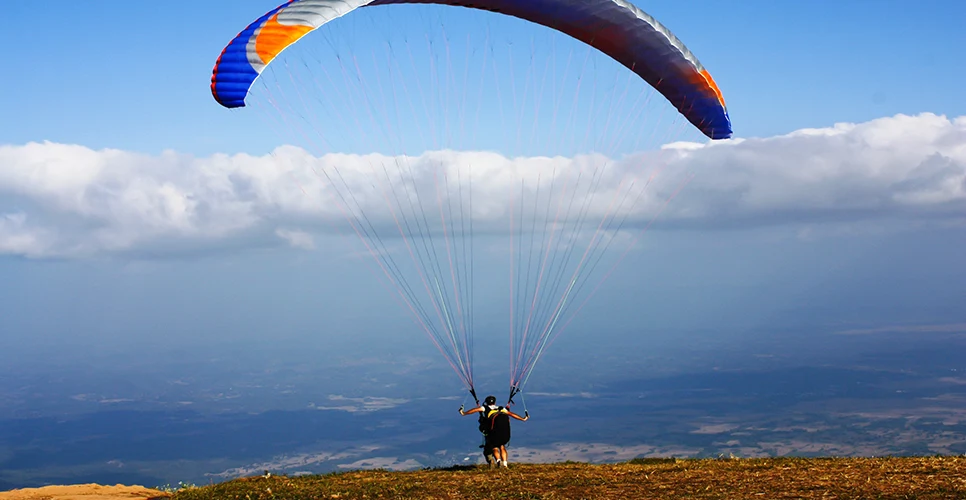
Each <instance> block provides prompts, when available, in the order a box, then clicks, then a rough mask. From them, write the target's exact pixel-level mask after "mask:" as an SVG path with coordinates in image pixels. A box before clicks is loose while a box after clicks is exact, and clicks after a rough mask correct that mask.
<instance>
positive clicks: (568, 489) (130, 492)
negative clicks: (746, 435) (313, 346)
mask: <svg viewBox="0 0 966 500" xmlns="http://www.w3.org/2000/svg"><path fill="white" fill-rule="evenodd" d="M154 496H172V498H171V500H211V499H250V500H254V499H317V498H339V499H354V498H360V499H361V498H366V499H375V498H387V499H388V498H392V499H457V498H460V499H462V498H466V499H473V500H488V499H570V498H579V499H626V498H655V499H657V498H698V499H705V498H707V499H711V498H721V499H725V498H726V499H738V498H754V499H759V498H766V499H779V498H804V499H812V498H815V499H817V498H823V499H827V498H836V499H859V498H863V499H865V498H878V499H954V498H959V499H962V498H966V457H948V456H947V457H907V458H817V459H804V458H774V459H703V460H678V459H636V460H632V461H630V462H625V463H620V464H605V465H590V464H582V463H569V462H568V463H559V464H516V465H511V466H510V468H509V469H498V470H489V469H487V468H485V467H480V466H468V467H462V466H460V467H452V468H447V469H425V470H419V471H413V472H388V471H382V470H375V471H353V472H342V473H337V474H326V475H318V476H302V477H288V476H275V475H266V476H255V477H248V478H242V479H236V480H233V481H228V482H224V483H219V484H214V485H210V486H205V487H200V488H190V489H183V490H180V491H178V492H176V493H174V494H173V495H171V494H169V493H162V492H160V491H157V490H149V489H145V488H140V487H121V486H117V487H105V486H98V485H78V486H72V487H63V486H58V487H47V488H42V489H31V490H14V491H11V492H6V493H0V500H40V499H44V500H116V499H122V498H124V499H131V498H150V497H154Z"/></svg>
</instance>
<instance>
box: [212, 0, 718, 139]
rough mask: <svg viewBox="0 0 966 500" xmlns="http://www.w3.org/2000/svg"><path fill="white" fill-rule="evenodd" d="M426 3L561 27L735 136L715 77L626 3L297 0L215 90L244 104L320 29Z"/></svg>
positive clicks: (699, 121)
mask: <svg viewBox="0 0 966 500" xmlns="http://www.w3.org/2000/svg"><path fill="white" fill-rule="evenodd" d="M418 3H424V4H440V5H453V6H461V7H471V8H476V9H482V10H488V11H492V12H498V13H501V14H506V15H510V16H514V17H518V18H520V19H524V20H527V21H530V22H533V23H537V24H541V25H544V26H547V27H550V28H553V29H555V30H558V31H560V32H562V33H565V34H567V35H569V36H571V37H573V38H576V39H578V40H580V41H582V42H584V43H587V44H588V45H590V46H592V47H594V48H596V49H598V50H600V51H601V52H603V53H604V54H607V55H608V56H610V57H611V58H613V59H614V60H616V61H618V62H620V63H621V64H623V65H624V66H626V67H627V68H628V69H630V70H631V71H633V72H634V73H636V74H637V75H638V76H640V77H641V78H643V79H644V80H645V81H647V82H648V83H649V84H650V85H651V86H653V87H654V88H655V89H657V91H658V92H660V93H661V94H662V95H663V96H664V97H665V98H667V99H668V100H669V101H670V102H671V104H673V105H674V107H675V108H676V109H677V110H678V111H679V112H680V113H681V114H682V115H684V116H685V118H687V119H688V121H689V122H691V123H692V124H693V125H694V126H695V127H697V128H698V129H699V130H701V132H702V133H704V134H705V135H706V136H708V137H709V138H711V139H727V138H729V137H731V120H730V118H729V117H728V109H727V107H726V106H725V102H724V97H723V96H722V95H721V90H720V89H718V85H717V84H716V83H715V81H714V79H713V78H711V74H710V73H708V71H707V70H706V69H704V66H702V65H701V63H700V62H698V59H697V58H696V57H695V56H694V54H692V53H691V51H690V50H688V48H687V47H685V46H684V44H683V43H682V42H681V41H680V40H678V38H677V37H675V36H674V35H673V34H672V33H671V32H670V31H669V30H668V29H667V28H665V27H664V26H663V25H662V24H661V23H659V22H658V21H657V20H656V19H654V18H653V17H651V16H649V15H648V14H646V13H645V12H644V11H642V10H641V9H639V8H637V7H636V6H634V5H633V4H631V3H630V2H627V1H625V0H469V1H467V0H374V1H371V0H291V1H290V2H287V3H285V4H282V5H280V6H278V7H276V8H275V9H273V10H271V11H269V12H268V13H267V14H265V15H264V16H262V17H260V18H258V19H257V20H256V21H255V22H253V23H252V24H250V25H249V26H248V27H247V28H245V30H244V31H242V32H241V33H239V34H238V36H237V37H235V39H234V40H232V41H231V43H229V44H228V46H227V47H225V50H224V51H223V52H222V54H221V57H219V58H218V63H217V64H216V65H215V68H214V70H213V74H212V77H211V91H212V94H213V95H214V97H215V100H217V101H218V102H219V103H220V104H221V105H222V106H225V107H228V108H236V107H241V106H244V105H245V98H246V96H247V95H248V90H249V88H250V87H251V85H252V83H253V82H254V81H255V79H256V78H258V75H259V74H260V73H261V72H262V71H263V70H264V69H265V67H266V66H267V65H268V64H269V63H271V61H272V60H273V59H274V58H275V57H276V56H277V55H278V54H279V53H281V52H282V51H283V50H285V49H286V48H288V47H289V46H290V45H292V44H293V43H295V42H296V41H298V40H299V39H300V38H302V37H303V36H305V35H306V34H307V33H309V32H311V31H312V30H315V29H317V28H319V27H320V26H322V25H324V24H325V23H328V22H330V21H332V20H335V19H337V18H339V17H341V16H343V15H345V14H348V13H349V12H351V11H353V10H355V9H357V8H359V7H363V6H367V5H369V6H372V5H387V4H418Z"/></svg>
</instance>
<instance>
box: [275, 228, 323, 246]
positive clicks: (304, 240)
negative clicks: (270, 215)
mask: <svg viewBox="0 0 966 500" xmlns="http://www.w3.org/2000/svg"><path fill="white" fill-rule="evenodd" d="M275 234H276V235H277V236H278V237H279V238H282V239H283V240H285V241H287V242H288V244H289V245H290V246H291V247H293V248H301V249H302V250H314V249H315V238H313V237H312V235H311V234H309V233H306V232H305V231H296V230H291V229H282V228H278V229H276V230H275Z"/></svg>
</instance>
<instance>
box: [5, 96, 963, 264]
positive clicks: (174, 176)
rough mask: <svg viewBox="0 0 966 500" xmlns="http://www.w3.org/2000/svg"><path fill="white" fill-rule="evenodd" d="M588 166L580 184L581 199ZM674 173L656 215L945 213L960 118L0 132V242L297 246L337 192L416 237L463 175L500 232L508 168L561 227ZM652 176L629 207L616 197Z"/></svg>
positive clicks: (327, 219) (445, 216)
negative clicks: (523, 152) (412, 148)
mask: <svg viewBox="0 0 966 500" xmlns="http://www.w3.org/2000/svg"><path fill="white" fill-rule="evenodd" d="M595 172H596V173H598V174H600V177H599V179H598V180H596V181H594V182H595V184H594V186H595V189H594V190H593V192H594V193H596V194H594V195H593V196H589V195H588V194H587V193H588V188H589V186H590V185H591V181H592V180H593V179H594V175H595ZM685 172H693V173H694V174H695V177H694V179H693V180H692V181H691V182H690V183H689V184H688V185H687V186H686V188H685V189H684V190H683V191H681V194H680V195H679V196H677V197H676V198H675V199H674V201H673V202H672V203H671V204H670V205H669V206H668V208H667V211H666V212H664V213H663V214H662V215H661V221H663V222H665V223H668V224H676V225H679V226H685V227H687V226H692V227H702V228H707V227H750V226H756V225H766V224H768V225H773V224H795V225H799V226H804V225H807V227H809V228H811V227H814V226H816V225H821V224H823V223H827V222H830V221H835V222H851V223H855V222H861V221H864V220H893V219H894V220H921V221H927V222H929V221H938V222H943V221H949V220H954V219H957V218H958V219H960V220H961V219H962V216H963V214H964V213H966V212H964V209H966V117H960V118H956V119H954V120H950V119H948V118H946V117H943V116H937V115H933V114H921V115H918V116H905V115H898V116H894V117H888V118H881V119H877V120H873V121H870V122H866V123H860V124H837V125H835V126H832V127H828V128H822V129H806V130H799V131H796V132H793V133H791V134H787V135H784V136H778V137H769V138H753V139H740V140H732V141H723V142H716V143H712V144H671V145H668V146H666V147H665V148H663V149H662V150H661V151H660V152H649V153H642V154H639V155H633V156H629V157H626V158H620V159H608V158H605V157H603V156H600V155H587V156H581V157H577V158H562V157H557V158H545V157H539V158H506V157H503V156H501V155H498V154H496V153H491V152H454V151H437V152H429V153H425V154H423V155H422V156H419V157H395V158H393V157H387V156H383V155H379V154H371V155H344V154H329V155H326V156H323V157H321V158H319V157H313V156H311V155H310V154H308V153H307V152H305V151H304V150H302V149H299V148H295V147H290V146H284V147H280V148H278V149H276V150H275V151H274V152H273V154H272V155H268V156H260V157H255V156H250V155H245V154H237V155H233V156H229V155H215V156H211V157H206V158H195V157H191V156H187V155H181V154H177V153H174V152H165V153H163V154H161V155H156V156H148V155H142V154H136V153H131V152H125V151H118V150H110V149H108V150H99V151H95V150H92V149H89V148H86V147H83V146H78V145H66V144H55V143H49V142H48V143H30V144H26V145H20V146H13V145H8V146H0V253H3V254H12V255H21V256H28V257H83V256H89V255H98V254H104V253H118V252H129V253H138V252H153V253H162V254H163V253H165V252H173V251H184V250H196V249H205V248H226V247H238V246H248V245H265V244H279V243H281V242H284V243H285V244H287V245H289V246H292V247H296V248H303V249H311V248H314V247H315V246H316V241H317V238H318V233H319V232H323V231H333V230H338V231H343V232H352V228H351V227H350V226H349V224H347V223H346V216H347V212H346V207H345V205H344V204H343V201H345V202H346V203H348V205H349V206H350V207H351V208H350V212H352V213H354V214H355V215H356V216H361V215H362V214H363V213H364V214H365V216H366V219H362V218H360V219H359V221H358V222H359V223H360V224H362V225H363V226H361V227H359V230H360V231H363V230H368V228H367V226H366V225H367V224H369V223H371V224H372V225H373V227H376V228H378V230H379V232H380V234H381V235H385V236H387V237H397V236H398V235H399V231H400V229H399V228H403V230H404V231H406V230H408V231H411V232H412V234H418V232H419V230H421V228H423V229H425V228H424V227H423V226H421V224H422V223H423V222H424V221H425V222H426V223H428V224H429V226H431V228H432V229H433V230H435V231H440V232H442V231H443V229H444V228H443V227H441V224H440V221H441V220H445V221H446V222H447V227H446V228H445V229H446V231H447V233H451V232H454V231H459V229H458V226H459V222H460V219H459V216H458V214H459V213H460V210H462V211H463V213H464V214H465V215H466V216H467V220H468V217H469V214H470V213H471V212H470V208H469V195H468V193H469V185H470V183H472V187H473V189H472V192H473V195H472V203H473V205H472V217H473V221H474V224H475V227H474V231H480V232H483V231H506V230H507V229H508V228H509V226H508V223H509V217H508V210H509V209H510V208H511V207H512V208H513V209H514V210H515V211H516V213H517V214H519V210H520V207H521V182H524V185H523V189H524V195H523V198H522V199H523V200H524V201H525V202H526V203H524V204H523V205H522V206H523V207H524V208H525V209H526V210H527V211H528V212H527V213H530V211H532V210H533V209H534V206H536V207H538V210H537V215H538V216H539V217H538V220H542V219H543V217H544V216H547V217H549V219H550V220H551V221H554V220H556V221H558V222H560V223H561V224H562V225H561V226H560V227H561V228H564V227H565V226H564V225H563V223H564V221H565V219H567V217H566V215H567V213H568V212H567V211H566V208H567V207H568V206H570V205H568V204H569V203H570V202H571V200H573V205H572V206H571V208H572V211H571V212H570V214H571V217H570V220H571V221H572V220H573V219H574V214H577V213H580V212H579V211H578V208H580V209H581V210H584V208H581V207H585V206H586V208H585V210H586V214H587V220H588V221H589V222H588V223H587V224H586V225H585V226H584V229H589V230H590V231H593V230H594V229H596V228H597V225H598V222H599V221H600V219H601V217H602V215H603V214H604V213H606V212H608V211H614V210H615V209H616V208H617V207H620V213H621V214H622V215H623V214H626V215H627V217H628V218H627V222H628V223H629V224H630V225H636V226H641V225H644V224H646V223H647V222H648V221H649V220H650V219H651V218H653V217H654V216H655V215H656V214H657V213H659V212H660V211H661V209H662V207H664V205H665V202H666V200H667V199H668V197H669V196H671V194H672V193H674V192H675V191H676V190H677V189H678V188H679V187H680V186H681V183H682V180H683V179H684V175H683V174H684V173H685ZM652 177H653V181H652V182H650V184H649V186H648V190H647V191H646V192H645V193H644V194H643V195H642V196H641V198H640V199H639V203H637V204H632V203H630V201H631V200H633V199H635V196H636V193H638V192H640V190H641V188H642V187H643V186H644V185H645V184H648V181H649V179H651V178H652ZM538 179H539V181H540V188H539V193H538V190H537V188H536V185H537V180H538ZM578 179H580V182H579V183H578V182H577V180H578ZM333 185H335V186H338V187H339V188H338V189H334V188H333ZM551 185H552V186H553V189H552V192H553V193H554V198H553V199H552V200H551V201H552V202H551V203H550V204H549V205H548V204H547V198H546V196H547V193H549V192H551V189H550V188H551ZM345 186H348V189H346V188H345ZM460 186H462V189H463V192H462V197H461V196H460ZM417 192H418V195H419V198H418V199H417V198H416V197H415V194H416V193H417ZM350 193H351V196H350ZM447 193H448V196H447ZM626 193H631V194H630V197H627V198H625V197H624V196H625V194H626ZM538 195H539V197H538ZM387 200H388V205H387ZM420 200H422V206H420V205H419V201H420ZM534 200H536V201H537V203H536V204H534ZM541 200H542V201H541ZM621 200H624V201H623V203H622V201H621ZM460 201H462V202H463V206H462V207H461V206H460V205H459V202H460ZM558 202H560V203H559V204H558ZM585 203H586V205H584V204H585ZM632 205H633V209H631V206H632ZM360 209H361V210H362V211H360ZM421 214H425V215H426V218H425V219H422V215H421ZM451 222H452V224H453V225H450V223H451ZM397 223H398V224H399V225H398V226H397ZM407 223H408V224H409V225H410V226H409V227H408V228H406V227H405V225H406V224H407ZM538 226H539V224H538ZM625 227H627V226H625ZM333 228H336V229H333ZM563 230H564V229H561V231H563ZM811 230H812V229H807V231H811ZM407 234H408V233H407ZM397 244H398V242H397Z"/></svg>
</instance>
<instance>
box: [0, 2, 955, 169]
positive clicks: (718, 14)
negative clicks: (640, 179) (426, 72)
mask: <svg viewBox="0 0 966 500" xmlns="http://www.w3.org/2000/svg"><path fill="white" fill-rule="evenodd" d="M274 3H275V2H271V1H256V0H239V1H232V2H224V1H218V2H216V1H211V2H185V1H170V2H164V3H151V2H123V1H109V0H103V1H98V2H94V3H77V2H69V1H55V2H52V3H50V4H49V5H50V6H51V8H50V9H46V8H45V14H44V16H43V19H44V21H43V23H42V25H43V26H42V28H40V27H39V26H38V25H37V23H36V21H34V20H33V19H36V18H35V17H34V15H35V11H36V8H37V6H36V4H35V3H34V2H27V1H23V0H13V1H12V2H10V3H9V4H8V5H7V6H6V13H7V18H8V19H12V20H16V22H13V23H10V24H11V25H10V27H9V28H8V29H6V30H4V31H3V33H0V43H3V44H4V46H7V47H16V50H10V51H7V56H6V61H5V67H6V70H5V74H6V75H7V77H6V78H4V79H3V80H2V81H0V109H4V114H5V115H6V116H8V117H15V119H7V120H3V123H0V138H2V141H3V142H4V143H10V144H20V143H24V142H27V141H36V140H51V141H57V142H65V143H77V144H84V145H87V146H89V147H92V148H102V147H113V148H121V149H126V150H135V151H143V152H159V151H162V150H165V149H176V150H178V151H181V152H186V153H192V154H199V155H204V154H210V153H215V152H229V153H231V152H241V151H248V152H252V153H260V152H264V151H265V150H267V149H269V148H271V147H272V146H271V145H270V144H269V143H267V142H265V141H259V140H257V139H256V140H255V141H254V143H253V142H252V141H250V140H249V138H248V137H246V131H245V129H244V128H242V127H238V126H236V125H234V124H233V122H234V121H236V119H237V117H235V116H232V115H231V114H229V113H227V112H226V111H225V110H223V109H221V108H220V107H218V106H217V105H216V104H215V103H214V102H213V100H212V99H211V97H210V94H209V91H208V87H207V84H208V79H209V77H210V71H211V67H212V65H213V62H214V60H215V58H216V57H217V55H218V53H219V52H220V51H221V49H222V47H223V46H224V45H225V43H227V41H228V40H230V39H231V37H233V36H234V35H235V34H236V33H237V32H238V31H239V30H240V29H241V28H242V27H244V26H245V25H246V24H247V23H248V22H250V21H251V20H253V19H254V18H255V17H257V16H258V15H260V14H261V13H262V12H264V11H267V10H268V9H270V8H272V7H274ZM638 5H639V6H640V7H642V8H643V9H644V10H645V11H648V12H649V13H651V14H652V15H654V16H655V17H656V18H658V19H659V20H661V21H663V22H664V23H665V24H666V25H667V26H669V27H670V28H671V29H672V30H673V31H674V32H675V33H676V34H677V35H678V36H679V37H680V38H681V39H682V40H684V41H685V43H687V44H688V45H689V46H690V47H691V48H692V49H693V50H694V52H695V53H696V54H697V55H698V56H699V58H700V59H701V60H702V61H703V62H704V63H705V65H706V66H707V67H708V68H709V69H710V71H711V72H712V74H713V75H714V76H715V78H716V79H717V81H718V82H719V84H720V86H721V87H722V89H723V91H724V93H725V96H726V98H727V101H728V104H729V108H730V110H731V114H732V120H733V122H734V127H735V130H736V134H737V135H738V136H741V137H750V136H769V135H775V134H780V133H787V132H790V131H792V130H795V129H799V128H804V127H821V126H828V125H831V124H832V123H835V122H839V121H849V122H859V121H865V120H869V119H872V118H877V117H881V116H889V115H893V114H895V113H919V112H923V111H931V112H935V113H940V114H948V115H951V116H958V115H962V114H966V100H964V99H962V98H961V88H960V82H962V81H964V79H966V65H963V64H958V63H957V60H958V59H960V56H959V54H962V53H963V52H964V51H966V34H964V32H963V30H962V29H960V28H961V26H959V24H960V20H961V19H963V18H964V17H966V5H963V3H962V2H957V1H955V0H953V1H933V2H922V3H914V4H910V3H909V2H902V1H875V2H873V1H868V0H860V1H854V2H844V3H830V2H821V3H814V2H770V1H747V2H740V3H738V4H734V5H728V6H727V7H723V6H722V5H721V4H720V3H718V2H703V1H698V2H688V3H686V4H679V3H676V2H639V3H638ZM395 12H396V13H394V14H393V15H394V16H397V18H398V19H399V20H400V21H401V22H406V21H407V20H410V19H407V17H406V15H407V14H406V9H395ZM441 12H444V14H441V15H443V16H446V15H453V17H456V18H459V19H461V20H464V19H465V17H462V16H458V15H454V14H451V13H448V12H446V11H441ZM413 21H414V22H416V20H413ZM456 29H458V28H454V31H455V30H456ZM253 144H254V145H257V146H255V147H253ZM253 149H256V150H254V151H252V150H253Z"/></svg>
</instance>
